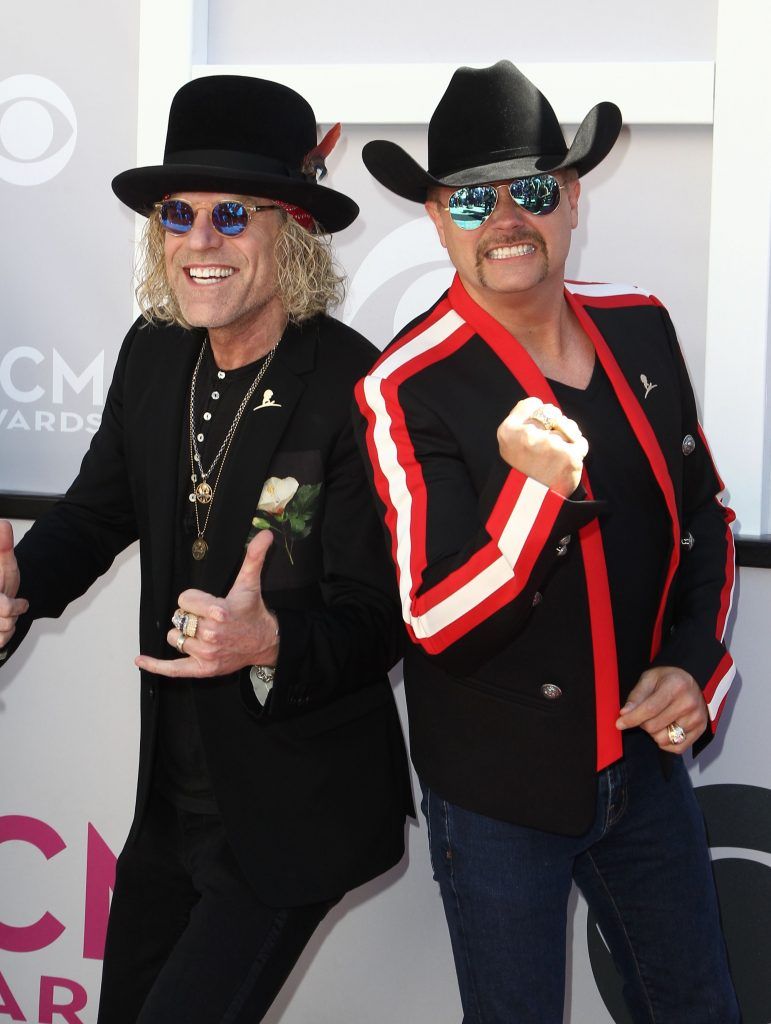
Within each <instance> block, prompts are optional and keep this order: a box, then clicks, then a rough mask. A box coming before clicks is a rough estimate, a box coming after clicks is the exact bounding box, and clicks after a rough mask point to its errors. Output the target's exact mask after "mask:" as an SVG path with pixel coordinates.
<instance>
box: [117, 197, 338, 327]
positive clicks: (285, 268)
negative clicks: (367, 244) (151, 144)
mask: <svg viewBox="0 0 771 1024" xmlns="http://www.w3.org/2000/svg"><path fill="white" fill-rule="evenodd" d="M279 213H280V216H281V217H282V224H281V228H280V230H279V233H278V237H277V238H276V248H275V254H276V290H277V293H278V295H279V298H280V299H281V302H282V304H283V306H284V310H285V311H286V315H287V317H288V318H289V319H290V320H291V321H293V322H294V323H301V322H302V321H303V320H307V319H309V318H310V317H312V316H316V314H317V313H326V312H328V311H329V309H331V308H332V307H334V306H337V305H339V304H340V303H341V302H342V301H343V298H344V297H345V274H344V273H343V271H342V269H341V268H340V267H339V266H338V265H337V263H336V262H335V258H334V255H333V253H332V245H331V240H330V238H329V237H328V236H326V235H324V234H323V233H322V232H323V228H321V227H320V225H318V224H316V230H317V233H316V234H311V233H310V232H309V231H306V230H305V228H302V227H300V225H299V224H298V223H297V221H296V220H295V219H294V217H290V216H289V215H288V214H287V213H285V212H284V211H283V210H282V211H279ZM314 223H315V222H314ZM164 235H165V232H164V230H163V228H162V227H161V221H160V216H159V214H158V211H157V210H155V211H154V212H153V213H152V214H151V215H150V216H149V217H148V219H147V221H146V223H145V226H144V229H143V231H142V237H141V239H140V243H139V251H138V254H137V264H136V270H135V276H136V280H137V287H136V292H135V294H136V297H137V302H138V303H139V308H140V310H141V311H142V316H143V317H144V318H145V320H147V321H149V322H151V323H152V322H154V323H175V324H179V326H180V327H184V328H189V327H190V324H188V323H187V321H186V320H185V318H184V316H183V315H182V310H181V309H180V308H179V303H178V302H177V300H176V297H175V295H174V292H173V290H172V288H171V286H170V285H169V280H168V277H167V276H166V260H165V257H164Z"/></svg>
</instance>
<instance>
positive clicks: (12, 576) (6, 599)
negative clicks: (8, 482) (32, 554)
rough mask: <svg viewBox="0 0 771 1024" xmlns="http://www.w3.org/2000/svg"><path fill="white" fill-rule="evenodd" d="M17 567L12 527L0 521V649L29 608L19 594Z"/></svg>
mask: <svg viewBox="0 0 771 1024" xmlns="http://www.w3.org/2000/svg"><path fill="white" fill-rule="evenodd" d="M19 582H20V577H19V566H18V565H17V563H16V555H14V553H13V527H12V526H11V524H10V523H9V522H7V520H5V519H0V648H3V647H5V645H6V644H7V643H8V641H9V640H10V639H11V637H12V636H13V634H14V633H15V631H16V620H17V619H18V617H19V616H20V615H23V614H24V612H26V611H27V609H28V608H29V604H28V603H27V602H26V601H25V600H24V598H21V597H20V598H17V597H16V595H17V594H18V592H19Z"/></svg>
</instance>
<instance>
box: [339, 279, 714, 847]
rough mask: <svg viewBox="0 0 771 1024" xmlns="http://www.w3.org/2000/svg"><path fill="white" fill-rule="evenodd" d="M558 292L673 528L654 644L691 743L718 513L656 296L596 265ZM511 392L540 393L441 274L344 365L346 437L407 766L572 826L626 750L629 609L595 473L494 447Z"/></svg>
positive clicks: (523, 814)
mask: <svg viewBox="0 0 771 1024" xmlns="http://www.w3.org/2000/svg"><path fill="white" fill-rule="evenodd" d="M565 297H566V301H567V302H568V303H569V304H570V306H571V308H572V309H573V311H574V312H575V314H576V316H577V317H578V319H579V322H580V323H581V325H582V327H583V328H584V330H585V332H586V334H587V336H588V337H589V338H590V340H591V341H592V343H593V345H594V347H595V350H596V354H597V358H598V359H599V360H600V362H601V364H602V366H603V368H604V370H605V372H606V374H607V376H608V378H609V380H610V382H611V385H612V387H613V390H614V392H615V394H616V397H617V398H618V401H619V403H620V405H621V408H622V409H623V411H624V414H625V415H626V418H627V420H628V421H629V424H630V426H631V428H632V430H633V432H634V435H635V437H636V438H637V441H638V443H639V444H640V445H641V447H642V449H643V451H644V452H645V455H646V457H647V459H648V462H649V464H650V467H651V471H652V473H653V476H654V478H655V480H656V482H657V484H658V486H659V488H660V489H661V492H662V496H663V499H664V502H665V506H666V509H667V513H668V517H669V520H670V525H671V543H670V549H669V552H668V567H667V573H666V578H665V580H664V581H663V583H662V587H661V596H660V604H659V610H658V616H657V619H656V622H655V626H654V629H653V635H652V636H651V637H650V657H651V662H652V663H656V664H671V665H677V666H680V667H682V668H684V669H686V670H687V671H689V672H690V673H691V674H692V675H693V676H694V677H695V678H696V680H697V681H698V683H699V685H700V686H701V687H702V689H703V692H704V696H705V700H706V702H707V706H708V708H709V716H710V722H711V731H710V732H709V733H708V736H707V737H705V740H703V741H702V743H701V745H702V746H703V743H704V742H706V739H708V738H709V737H710V736H711V735H712V732H714V729H715V727H716V725H717V721H718V719H719V716H720V712H721V709H722V707H723V704H724V701H725V697H726V694H727V692H728V688H729V686H730V684H731V681H732V679H733V676H734V667H733V662H732V660H731V657H730V655H729V654H728V653H727V651H726V649H725V647H724V644H723V638H724V632H725V627H726V620H727V617H728V612H729V608H730V601H731V593H732V587H733V564H734V554H733V542H732V537H731V532H730V528H729V524H730V522H731V521H732V519H733V514H732V513H731V512H730V510H729V509H727V508H726V507H725V506H723V505H722V504H721V502H720V501H719V498H718V495H719V493H720V491H721V490H722V486H723V485H722V482H721V481H720V479H719V477H718V475H717V473H716V471H715V468H714V465H713V463H712V459H711V456H710V454H709V449H708V447H707V444H706V440H705V439H704V435H703V433H702V431H701V428H700V426H699V423H698V419H697V412H696V405H695V401H694V397H693V392H692V389H691V386H690V382H689V380H688V376H687V372H686V369H685V365H684V363H683V359H682V355H681V353H680V349H679V346H678V344H677V341H676V338H675V333H674V329H673V328H672V325H671V321H670V319H669V317H668V315H667V313H666V310H665V309H664V308H663V307H662V305H661V303H660V302H659V301H658V300H657V299H656V298H654V297H653V296H651V295H649V294H647V293H645V292H643V291H641V290H640V289H637V288H633V287H628V286H615V285H605V284H600V285H598V284H581V283H571V282H569V283H567V285H566V291H565ZM643 378H645V381H648V379H650V381H651V382H654V381H655V383H656V389H655V391H654V392H653V393H652V396H655V399H654V398H653V397H651V398H650V399H649V400H648V401H645V386H644V384H643V382H642V379H643ZM525 395H537V396H538V397H540V398H541V399H542V400H543V401H551V402H554V401H555V399H554V396H553V394H552V392H551V389H550V387H549V385H548V382H547V381H546V379H545V378H544V377H543V375H542V374H541V372H540V370H539V369H538V368H537V366H536V365H535V363H534V362H533V361H532V359H531V358H530V356H529V355H528V354H527V353H526V351H525V350H524V349H523V348H522V347H521V346H520V345H519V344H518V343H517V342H516V340H515V339H514V338H513V337H512V335H511V334H509V333H508V332H507V331H506V330H505V329H504V328H503V327H502V326H501V325H500V324H499V323H498V322H497V321H496V320H494V319H493V318H492V317H491V316H490V315H489V314H488V313H486V312H485V311H484V310H483V309H481V308H480V307H479V306H478V305H477V304H476V303H475V302H474V301H473V300H472V299H471V297H470V296H469V295H468V293H467V292H466V290H465V289H464V287H463V285H462V283H461V282H460V280H459V278H457V277H456V278H455V280H454V282H453V284H452V286H451V288H450V289H449V291H448V292H447V293H446V294H445V295H444V296H443V297H442V298H441V299H440V300H439V301H438V302H437V303H436V305H434V306H433V307H432V309H430V310H429V311H428V312H427V313H426V314H424V315H423V316H421V317H420V318H418V320H417V321H415V322H414V323H413V324H411V325H409V326H408V327H407V328H406V329H405V330H404V331H403V332H402V333H401V334H400V335H399V336H398V337H397V338H396V339H395V340H394V342H393V343H392V344H391V345H390V346H389V347H388V348H387V349H386V350H385V352H384V353H383V355H382V356H381V358H380V359H379V360H378V362H377V363H376V364H375V366H374V367H373V369H372V370H371V371H370V373H369V374H368V375H367V376H366V377H365V378H364V379H363V380H362V381H360V383H359V384H358V386H357V391H356V397H357V403H358V407H359V410H360V413H361V419H360V422H359V437H360V442H361V444H362V447H363V448H364V450H365V452H366V456H367V458H366V460H365V461H366V462H367V463H368V464H369V469H370V474H371V480H372V484H373V487H374V490H375V493H376V496H377V503H378V505H379V507H380V511H381V514H382V516H383V519H384V522H385V526H386V530H387V534H388V537H389V542H390V547H391V552H392V557H393V561H394V564H395V566H396V572H397V578H398V584H399V592H400V597H401V605H402V614H403V617H404V621H405V624H406V627H407V630H408V633H409V635H410V638H411V639H412V641H414V643H413V644H412V645H410V650H409V651H408V654H407V656H406V659H405V682H406V687H407V698H408V705H409V710H410V734H411V738H412V754H413V760H414V761H415V763H416V766H417V768H418V771H419V772H420V773H421V774H422V775H423V776H424V777H425V779H426V781H427V782H428V784H429V785H431V786H432V788H435V789H436V790H437V792H439V793H441V794H442V795H443V796H445V797H446V798H448V799H450V800H452V801H453V802H456V803H459V804H460V805H461V806H467V807H469V808H470V809H472V810H477V811H479V812H480V813H487V814H490V815H491V816H493V817H497V818H501V819H504V820H512V821H517V822H519V823H521V824H528V825H532V826H534V827H541V828H548V829H550V830H553V831H564V832H580V831H582V830H583V828H585V827H587V826H588V824H589V820H590V817H591V813H592V810H591V809H592V808H593V804H594V784H595V775H596V771H597V769H598V768H602V767H604V766H605V765H607V764H609V763H611V762H612V761H613V760H615V759H616V758H617V757H619V756H620V754H621V741H620V734H619V732H618V730H616V728H615V725H614V722H615V719H616V717H617V714H618V708H619V702H620V699H621V698H623V696H625V695H624V694H621V695H619V687H618V672H617V663H616V636H617V631H618V630H620V629H625V628H634V624H633V623H614V621H613V613H612V595H611V594H610V591H609V586H608V577H607V571H606V567H605V558H604V554H603V548H602V541H601V538H600V531H599V526H598V521H597V518H596V513H597V504H596V503H595V502H593V501H592V500H591V480H589V479H588V478H587V477H586V474H584V485H585V493H582V494H581V495H578V496H573V499H574V500H568V499H564V498H562V497H561V496H560V495H558V494H556V493H555V492H554V491H551V490H549V488H547V487H545V486H544V485H542V484H540V483H538V482H537V481H535V480H533V479H531V478H529V477H526V476H524V475H523V474H522V473H520V472H518V471H517V470H514V469H511V468H510V467H509V466H507V465H506V464H505V463H504V462H503V460H502V459H501V458H500V456H499V454H498V450H497V443H496V439H495V438H496V428H497V426H498V424H499V423H500V422H501V420H502V419H503V418H504V417H505V415H506V414H507V413H508V412H509V410H510V409H511V407H512V406H513V405H515V404H516V402H517V401H518V400H519V399H520V398H523V397H525ZM576 497H578V498H579V500H575V499H576ZM568 536H571V537H572V538H573V539H574V540H573V543H572V544H565V543H562V541H563V539H564V538H566V537H568ZM630 543H634V538H630ZM689 545H690V547H689ZM568 548H570V552H569V556H568V557H564V553H565V551H566V550H567V549H568ZM577 548H580V555H579V551H578V550H577ZM547 684H556V685H557V686H558V687H559V691H560V693H561V696H560V697H559V698H558V699H554V697H553V696H551V697H549V696H547V694H554V692H555V690H554V686H551V687H549V686H548V685H547ZM534 771H535V773H536V778H537V781H535V782H534V781H533V772H534ZM523 772H528V773H529V775H530V779H529V781H528V785H527V786H524V787H523V786H522V776H523Z"/></svg>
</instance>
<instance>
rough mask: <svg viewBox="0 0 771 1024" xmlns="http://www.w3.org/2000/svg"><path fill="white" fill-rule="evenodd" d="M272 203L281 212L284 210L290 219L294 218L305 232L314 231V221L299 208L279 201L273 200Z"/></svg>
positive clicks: (306, 212) (305, 211)
mask: <svg viewBox="0 0 771 1024" xmlns="http://www.w3.org/2000/svg"><path fill="white" fill-rule="evenodd" d="M273 202H274V203H275V204H276V206H280V207H281V209H282V210H285V211H286V212H287V213H288V214H289V216H290V217H294V219H295V220H296V221H297V223H298V224H299V225H300V227H301V228H305V230H306V231H310V232H311V233H313V232H314V231H315V230H316V221H315V220H314V219H313V217H312V216H311V214H310V213H308V211H307V210H303V208H302V207H301V206H293V205H292V203H285V202H283V201H282V200H281V199H274V200H273Z"/></svg>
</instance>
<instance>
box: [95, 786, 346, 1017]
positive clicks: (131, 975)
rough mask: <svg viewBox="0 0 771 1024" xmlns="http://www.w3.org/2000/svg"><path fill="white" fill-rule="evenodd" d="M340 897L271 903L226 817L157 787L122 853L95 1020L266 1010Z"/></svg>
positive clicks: (246, 1014)
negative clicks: (228, 834) (180, 803)
mask: <svg viewBox="0 0 771 1024" xmlns="http://www.w3.org/2000/svg"><path fill="white" fill-rule="evenodd" d="M269 841H270V838H269V837H266V842H269ZM334 902H335V901H332V902H328V903H320V904H313V905H311V906H304V907H288V908H287V907H284V908H276V907H268V906H266V905H265V904H264V903H262V902H261V901H260V900H258V899H257V897H256V896H255V894H254V892H253V890H252V888H251V886H250V885H249V883H248V882H247V880H246V878H245V877H244V875H243V874H242V872H241V870H240V868H239V866H238V864H237V863H236V860H235V857H234V856H233V853H232V851H231V849H230V847H229V846H228V843H227V840H226V839H225V834H224V831H223V828H222V824H221V822H220V819H219V817H217V816H216V815H210V814H191V813H189V812H187V811H181V810H179V809H177V808H175V807H174V806H172V805H171V804H170V803H168V802H167V801H165V800H164V799H163V798H161V797H160V796H158V795H157V794H156V795H154V796H153V797H152V798H151V800H150V806H149V807H148V810H147V813H146V816H145V820H144V822H143V825H142V829H141V832H140V835H139V837H138V839H137V841H136V843H134V844H132V845H131V846H130V847H128V848H127V849H126V850H124V851H123V853H122V854H121V856H120V857H119V858H118V867H117V877H116V882H115V890H114V894H113V901H112V907H111V910H110V921H109V926H108V929H107V944H106V948H105V958H104V970H103V975H102V993H101V998H100V1002H99V1016H98V1024H247V1022H248V1024H254V1022H255V1021H259V1020H262V1018H263V1016H264V1015H265V1013H266V1012H267V1010H268V1007H269V1006H270V1004H271V1003H272V1002H273V1000H274V999H275V997H276V995H277V994H278V991H279V989H280V988H281V986H282V985H283V983H284V981H286V979H287V977H288V976H289V973H290V971H291V970H292V968H293V967H294V965H295V963H296V962H297V959H298V957H299V956H300V954H301V953H302V951H303V949H304V948H305V946H306V944H307V942H308V940H309V939H310V937H311V935H312V934H313V932H314V930H315V929H316V926H317V925H318V924H319V922H320V921H321V920H322V919H323V917H324V916H325V914H326V913H327V911H328V910H329V909H330V907H331V906H333V904H334Z"/></svg>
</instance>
